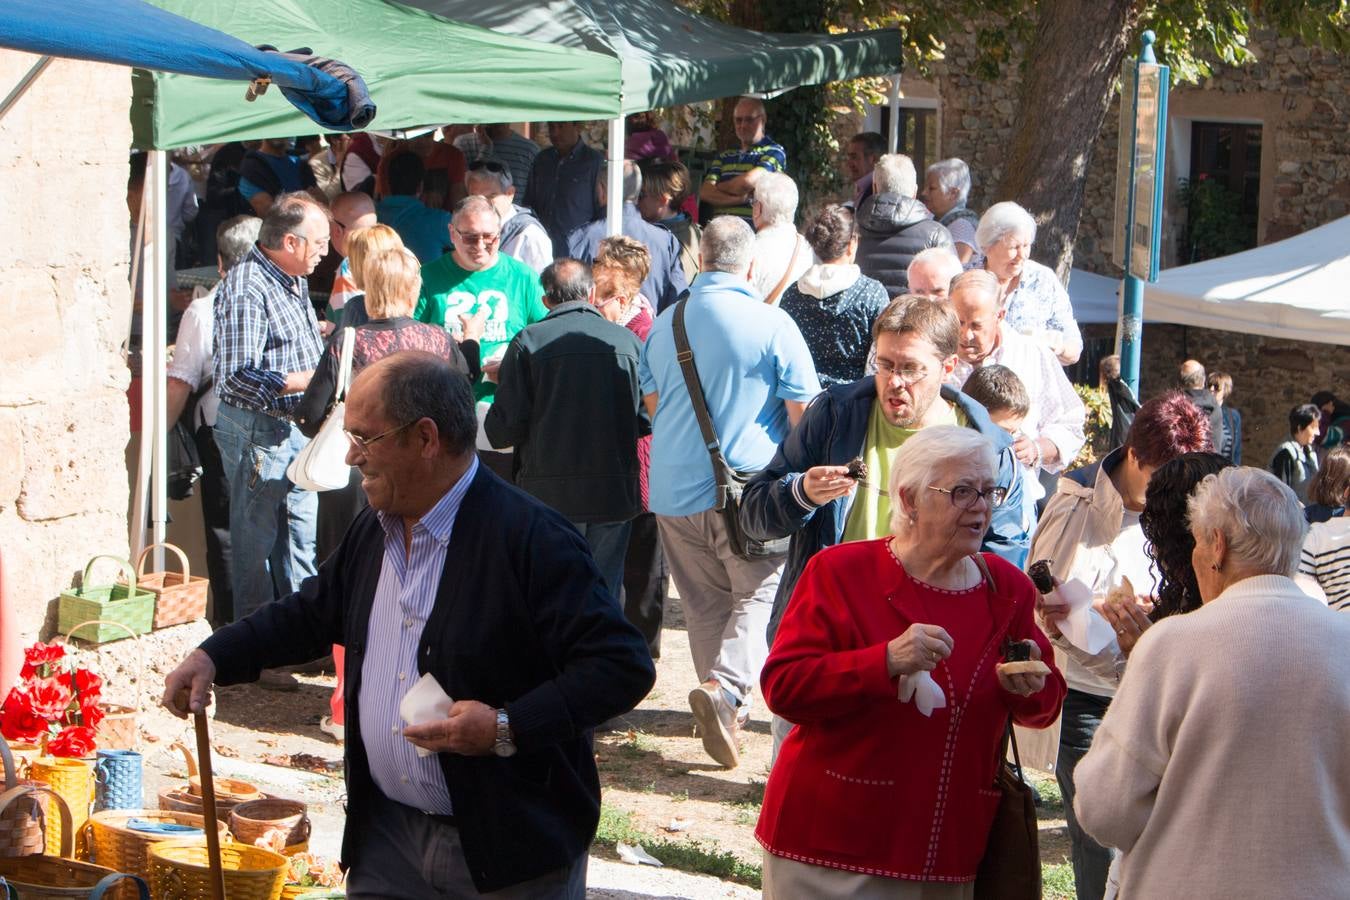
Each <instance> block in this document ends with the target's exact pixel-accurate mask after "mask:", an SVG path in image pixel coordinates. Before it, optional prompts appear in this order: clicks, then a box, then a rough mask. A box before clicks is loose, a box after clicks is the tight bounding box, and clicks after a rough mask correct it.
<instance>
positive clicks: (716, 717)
mask: <svg viewBox="0 0 1350 900" xmlns="http://www.w3.org/2000/svg"><path fill="white" fill-rule="evenodd" d="M689 708H690V709H691V710H693V713H694V721H695V722H697V723H698V732H699V736H700V737H702V738H703V749H704V750H706V751H707V753H708V755H709V756H711V757H712V758H713V759H715V760H716V761H717V762H718V763H720V764H721V765H723V766H725V767H726V768H728V769H734V768H736V766H738V765H740V762H741V757H740V753H739V752H738V751H737V749H736V732H737V731H738V728H737V722H736V707H734V706H732V705H731V704H730V703H728V702H727V699H726V697H725V696H724V695H723V693H722V686H721V685H720V684H718V683H717V681H716V680H715V679H714V680H709V681H705V682H703V684H700V685H699V686H698V687H696V688H694V689H693V690H692V691H690V692H689Z"/></svg>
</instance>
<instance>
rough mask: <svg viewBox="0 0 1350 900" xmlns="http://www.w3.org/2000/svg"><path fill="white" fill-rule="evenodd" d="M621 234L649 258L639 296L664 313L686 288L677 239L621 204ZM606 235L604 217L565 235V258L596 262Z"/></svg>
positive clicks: (686, 282)
mask: <svg viewBox="0 0 1350 900" xmlns="http://www.w3.org/2000/svg"><path fill="white" fill-rule="evenodd" d="M622 233H623V234H625V235H627V236H628V237H630V238H633V239H634V240H637V241H641V242H642V243H643V244H644V245H645V246H646V247H647V252H649V253H650V254H651V255H652V267H651V270H650V271H648V273H647V280H646V281H644V282H642V294H643V296H645V297H646V298H647V299H648V300H650V301H651V303H652V306H654V307H656V311H657V312H661V311H663V310H664V309H665V308H666V307H667V306H670V305H671V304H672V303H674V302H675V301H676V299H677V298H679V296H680V294H681V293H683V292H684V289H685V288H687V287H689V282H688V280H687V279H686V278H685V277H684V266H683V265H681V264H680V242H679V240H678V239H677V238H676V237H675V234H674V232H672V231H671V230H670V229H668V228H666V227H664V226H661V225H653V224H652V223H651V222H648V221H647V220H645V219H643V218H642V214H641V213H640V212H638V208H637V206H635V205H634V204H632V203H625V204H624V205H623V228H622ZM608 236H609V235H608V234H607V232H606V229H605V220H604V219H603V218H601V219H596V220H595V221H594V222H591V223H590V224H589V225H582V226H581V227H580V228H578V229H576V230H575V231H573V232H572V233H571V234H569V235H568V236H567V252H568V255H570V256H572V257H573V258H574V259H579V260H581V261H582V262H584V263H592V262H595V255H596V253H598V252H599V251H600V241H602V240H603V239H605V238H606V237H608Z"/></svg>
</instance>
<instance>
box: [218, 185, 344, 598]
mask: <svg viewBox="0 0 1350 900" xmlns="http://www.w3.org/2000/svg"><path fill="white" fill-rule="evenodd" d="M327 252H328V214H327V213H326V212H325V211H324V210H323V209H322V208H321V207H320V206H319V205H318V204H316V203H315V202H314V201H313V199H311V198H310V197H309V196H307V195H305V194H301V193H294V194H285V195H282V196H281V197H279V198H278V199H277V201H276V202H275V203H274V204H273V205H272V207H271V209H270V210H268V212H267V215H266V216H265V217H264V218H263V224H262V229H261V231H260V232H259V234H258V243H257V244H256V245H255V246H254V247H253V249H252V250H251V251H249V254H248V256H246V257H244V260H243V261H242V262H240V263H239V264H238V265H237V266H235V267H234V268H233V269H231V270H230V271H229V273H228V274H227V275H226V276H225V281H224V282H223V283H222V284H221V286H220V290H219V292H218V293H217V296H216V308H215V385H216V387H215V389H216V392H217V393H218V394H219V395H220V411H219V413H218V414H217V417H216V427H215V436H216V444H217V445H218V446H219V447H220V455H221V459H222V462H223V463H224V467H225V474H226V478H227V479H228V481H229V484H230V541H231V544H232V547H233V558H232V559H231V561H230V572H231V575H232V576H233V579H234V595H235V604H234V606H235V609H234V612H235V617H236V618H243V617H244V616H246V615H248V614H249V613H251V612H253V611H254V610H255V609H257V608H258V607H260V606H262V605H263V604H264V603H267V602H269V601H271V600H273V599H275V598H277V597H284V596H287V595H288V594H290V593H292V592H293V591H297V590H299V589H300V582H301V581H303V580H304V579H305V578H306V577H308V576H310V575H313V574H314V573H315V559H314V533H315V520H316V518H317V516H318V495H317V494H315V493H313V492H312V491H303V490H300V489H299V488H297V487H296V486H295V485H294V484H292V483H291V481H290V480H289V479H288V478H287V477H286V467H287V466H288V465H290V462H291V460H292V459H294V458H295V455H296V454H297V453H299V452H300V449H301V448H302V447H303V446H304V445H305V438H304V436H303V435H301V434H300V430H299V429H298V428H296V426H295V424H294V423H293V422H292V421H291V419H290V416H291V412H292V410H293V409H294V408H295V406H296V404H297V403H299V401H300V395H301V393H303V392H304V390H305V386H306V385H307V384H309V379H310V376H311V375H312V374H313V372H314V367H315V366H316V365H317V364H318V362H319V357H320V355H321V354H322V352H323V341H322V339H321V338H320V335H319V322H318V319H317V318H315V315H314V307H313V306H311V305H310V302H309V286H308V284H307V283H306V282H305V276H306V275H309V274H310V273H311V272H313V271H314V267H315V266H316V265H318V263H319V260H320V259H322V258H323V256H324V254H326V253H327Z"/></svg>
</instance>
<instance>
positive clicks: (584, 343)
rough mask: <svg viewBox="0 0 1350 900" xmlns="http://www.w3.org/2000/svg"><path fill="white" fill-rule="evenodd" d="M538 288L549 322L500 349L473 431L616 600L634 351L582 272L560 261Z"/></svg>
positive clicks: (640, 419)
mask: <svg viewBox="0 0 1350 900" xmlns="http://www.w3.org/2000/svg"><path fill="white" fill-rule="evenodd" d="M543 282H544V305H545V306H547V307H548V308H549V313H548V315H547V316H545V317H544V320H543V321H542V322H536V323H534V324H533V325H529V326H527V327H526V328H525V329H524V330H523V331H521V332H520V333H519V334H517V335H516V336H515V338H514V339H513V340H512V341H511V345H510V346H509V347H507V348H506V356H505V357H503V359H502V367H501V370H500V372H499V373H498V378H499V380H500V382H501V383H500V385H499V386H498V387H497V399H496V400H495V401H493V404H492V409H491V410H489V411H488V414H487V419H486V420H485V421H484V422H483V429H484V431H486V432H487V437H488V440H489V441H491V442H492V446H494V447H514V448H515V459H514V463H513V472H514V474H515V480H516V484H518V485H520V487H521V488H523V489H524V490H526V491H529V492H530V493H531V494H533V495H534V496H535V497H537V498H539V499H540V500H541V501H543V502H544V503H547V504H548V505H549V506H551V507H553V508H554V509H556V510H557V511H558V512H560V513H562V514H563V515H564V516H566V517H567V519H568V520H569V521H570V522H571V523H572V524H573V525H575V526H576V529H577V531H580V532H581V534H582V536H583V537H585V538H586V541H587V543H589V544H590V545H591V555H592V556H594V557H595V563H596V565H598V566H599V567H600V574H601V575H603V576H604V577H605V585H606V587H608V588H609V591H610V593H611V594H613V595H614V596H616V597H617V596H619V586H620V585H621V584H622V583H623V560H624V551H625V550H626V548H627V547H628V534H629V531H630V530H631V528H632V520H633V518H634V517H635V516H636V515H637V514H638V513H640V512H642V498H641V496H640V494H639V492H638V458H637V441H638V438H639V437H641V436H642V435H643V434H644V433H645V432H646V431H648V430H649V429H647V428H645V427H644V426H645V425H646V417H645V413H644V412H643V410H642V391H641V384H640V382H639V379H638V358H639V357H640V356H641V355H642V345H641V344H640V343H639V342H638V339H637V337H636V336H635V335H634V334H633V332H631V331H629V330H628V329H627V328H624V327H623V326H622V325H617V324H615V323H614V322H610V321H606V319H605V315H604V314H605V312H606V311H612V312H613V314H614V315H616V317H617V314H618V310H617V309H616V307H618V305H619V304H617V303H612V302H611V303H606V304H604V306H603V307H597V306H593V305H592V300H594V299H595V291H594V290H593V285H592V282H591V272H590V267H588V266H587V265H586V264H585V263H583V262H579V261H578V260H575V259H560V260H558V261H556V262H554V263H553V264H551V265H550V266H549V267H548V268H547V269H545V270H544V275H543Z"/></svg>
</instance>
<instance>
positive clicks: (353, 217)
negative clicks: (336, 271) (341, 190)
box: [328, 191, 377, 256]
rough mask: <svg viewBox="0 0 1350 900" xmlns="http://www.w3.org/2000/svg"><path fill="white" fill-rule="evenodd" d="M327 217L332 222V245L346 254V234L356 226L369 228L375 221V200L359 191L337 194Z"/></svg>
mask: <svg viewBox="0 0 1350 900" xmlns="http://www.w3.org/2000/svg"><path fill="white" fill-rule="evenodd" d="M328 218H329V219H330V221H331V222H332V238H333V247H334V249H336V250H337V252H338V253H341V254H342V255H343V256H346V255H347V235H348V234H350V233H352V232H353V231H355V230H356V229H358V228H369V227H370V226H372V225H374V224H375V222H376V221H377V220H376V218H375V201H374V200H371V199H370V195H369V194H365V193H362V192H361V191H348V192H347V193H345V194H338V195H337V196H336V197H334V198H333V202H332V203H331V204H330V205H329V207H328Z"/></svg>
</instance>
